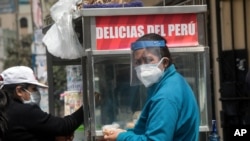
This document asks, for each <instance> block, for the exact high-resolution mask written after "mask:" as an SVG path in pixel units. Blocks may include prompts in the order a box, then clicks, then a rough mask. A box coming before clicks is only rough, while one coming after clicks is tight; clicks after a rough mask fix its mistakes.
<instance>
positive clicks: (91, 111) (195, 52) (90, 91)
mask: <svg viewBox="0 0 250 141" xmlns="http://www.w3.org/2000/svg"><path fill="white" fill-rule="evenodd" d="M206 11H207V7H206V5H182V6H159V7H122V8H89V9H87V8H86V9H84V8H83V9H81V10H80V11H79V14H80V17H78V18H77V19H76V20H75V24H76V27H77V26H78V28H76V31H77V32H78V33H80V34H81V36H80V41H81V43H82V47H83V49H84V55H83V57H82V58H79V59H76V60H63V59H58V58H57V59H55V58H54V59H53V56H51V55H49V54H48V75H52V74H51V72H52V66H53V65H55V64H61V65H72V64H71V62H72V63H73V64H74V65H80V66H81V69H82V70H81V71H82V93H83V105H84V113H85V114H84V132H83V134H84V139H83V140H86V141H87V140H88V141H98V140H102V139H103V133H102V128H103V126H107V125H108V126H116V127H117V126H119V127H120V128H124V129H126V128H131V127H133V126H134V123H135V122H136V120H137V118H138V116H139V114H140V110H141V109H142V107H143V104H144V102H145V98H146V95H145V94H146V93H145V87H144V86H142V85H139V86H130V55H131V54H130V44H131V42H133V41H135V40H136V39H137V38H138V37H140V36H142V35H143V34H146V33H158V34H160V35H162V36H164V37H166V39H167V41H168V43H167V45H168V47H169V48H170V52H171V53H172V58H173V63H174V64H175V65H176V68H177V70H178V71H179V72H180V73H181V74H182V75H183V76H184V77H185V78H186V80H187V81H188V83H189V84H190V85H191V87H192V89H193V91H194V93H195V96H196V98H197V101H198V104H199V107H200V114H201V122H200V140H202V141H205V140H207V134H208V133H209V131H210V123H211V122H210V121H211V105H210V104H211V102H210V98H211V96H210V93H211V90H210V89H211V88H210V63H209V47H208V46H207V35H206ZM58 60H59V61H58ZM59 62H63V63H59ZM48 79H49V85H50V87H49V89H50V90H49V91H50V92H51V93H53V91H54V90H53V86H52V87H51V85H53V83H52V81H53V80H50V79H53V78H52V77H48ZM50 106H53V105H52V104H51V105H50Z"/></svg>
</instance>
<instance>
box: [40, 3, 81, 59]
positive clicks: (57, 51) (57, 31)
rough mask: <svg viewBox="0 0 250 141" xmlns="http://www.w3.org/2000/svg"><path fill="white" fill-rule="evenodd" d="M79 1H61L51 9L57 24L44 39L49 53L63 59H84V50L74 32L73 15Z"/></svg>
mask: <svg viewBox="0 0 250 141" xmlns="http://www.w3.org/2000/svg"><path fill="white" fill-rule="evenodd" d="M78 1H79V0H59V1H58V2H57V3H55V4H54V5H53V6H52V7H51V9H50V13H51V17H52V19H53V20H54V21H55V23H54V24H53V25H52V26H51V28H50V29H49V30H48V31H47V33H46V34H45V36H44V37H43V42H44V43H45V45H46V46H47V49H48V51H49V52H50V53H51V54H52V55H54V56H56V57H60V58H63V59H77V58H80V57H82V55H83V48H82V46H81V44H80V42H79V40H78V37H77V35H76V33H75V31H74V25H73V21H72V20H73V14H74V12H75V11H76V3H77V2H78Z"/></svg>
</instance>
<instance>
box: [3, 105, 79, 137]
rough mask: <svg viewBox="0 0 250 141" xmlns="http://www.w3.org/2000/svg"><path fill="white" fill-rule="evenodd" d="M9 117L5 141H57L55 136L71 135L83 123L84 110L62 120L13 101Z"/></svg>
mask: <svg viewBox="0 0 250 141" xmlns="http://www.w3.org/2000/svg"><path fill="white" fill-rule="evenodd" d="M7 117H8V122H9V123H8V132H7V135H6V137H5V139H4V141H55V136H60V135H70V134H72V133H73V132H74V130H76V129H77V128H78V127H79V126H80V125H81V124H82V123H83V108H82V107H81V108H79V109H78V110H77V111H76V112H74V113H73V114H72V115H69V116H65V117H64V118H61V117H55V116H52V115H51V114H48V113H46V112H43V111H42V110H41V109H40V107H39V106H37V105H30V104H23V103H22V102H21V101H11V102H10V104H9V106H8V107H7Z"/></svg>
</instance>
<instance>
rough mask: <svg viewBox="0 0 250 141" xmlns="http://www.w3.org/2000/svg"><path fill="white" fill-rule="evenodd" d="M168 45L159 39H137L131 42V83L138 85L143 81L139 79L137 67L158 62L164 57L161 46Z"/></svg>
mask: <svg viewBox="0 0 250 141" xmlns="http://www.w3.org/2000/svg"><path fill="white" fill-rule="evenodd" d="M164 47H166V43H165V41H164V40H158V41H136V42H134V43H132V44H131V50H132V51H131V57H130V58H131V60H130V85H131V86H136V85H141V84H142V83H141V82H140V80H139V79H138V77H137V75H139V74H137V72H136V69H135V68H136V67H138V66H140V65H143V64H157V63H158V62H159V61H160V59H161V58H162V57H163V56H162V55H161V54H162V53H161V48H164Z"/></svg>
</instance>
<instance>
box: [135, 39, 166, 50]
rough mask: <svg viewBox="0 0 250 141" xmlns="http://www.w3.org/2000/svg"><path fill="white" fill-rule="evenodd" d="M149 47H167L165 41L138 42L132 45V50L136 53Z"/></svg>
mask: <svg viewBox="0 0 250 141" xmlns="http://www.w3.org/2000/svg"><path fill="white" fill-rule="evenodd" d="M148 47H166V44H165V41H164V40H159V41H136V42H133V43H132V44H131V50H133V51H135V50H138V49H142V48H148Z"/></svg>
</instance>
